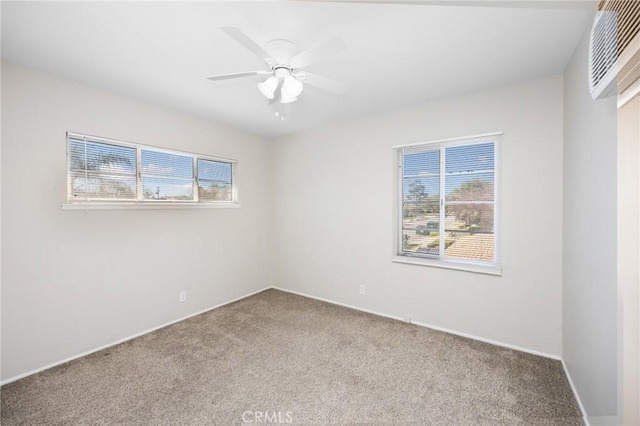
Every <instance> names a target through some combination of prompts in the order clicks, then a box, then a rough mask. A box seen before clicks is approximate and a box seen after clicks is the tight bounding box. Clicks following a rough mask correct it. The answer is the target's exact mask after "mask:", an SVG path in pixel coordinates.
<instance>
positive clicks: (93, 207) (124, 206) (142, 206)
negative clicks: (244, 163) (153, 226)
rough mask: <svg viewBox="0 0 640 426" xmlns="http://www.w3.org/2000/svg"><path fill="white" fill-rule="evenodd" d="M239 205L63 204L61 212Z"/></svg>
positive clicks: (238, 204)
mask: <svg viewBox="0 0 640 426" xmlns="http://www.w3.org/2000/svg"><path fill="white" fill-rule="evenodd" d="M239 207H240V203H184V202H174V203H172V202H136V203H127V202H113V203H112V202H93V203H63V204H62V210H80V211H88V210H171V209H174V210H177V209H235V208H239Z"/></svg>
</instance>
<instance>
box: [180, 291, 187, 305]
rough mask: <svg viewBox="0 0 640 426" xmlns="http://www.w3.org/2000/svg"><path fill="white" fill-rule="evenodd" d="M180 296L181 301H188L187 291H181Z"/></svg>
mask: <svg viewBox="0 0 640 426" xmlns="http://www.w3.org/2000/svg"><path fill="white" fill-rule="evenodd" d="M179 297H180V299H179V300H180V303H182V302H186V301H187V292H186V291H181V292H180V295H179Z"/></svg>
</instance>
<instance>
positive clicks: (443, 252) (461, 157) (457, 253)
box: [394, 134, 500, 274]
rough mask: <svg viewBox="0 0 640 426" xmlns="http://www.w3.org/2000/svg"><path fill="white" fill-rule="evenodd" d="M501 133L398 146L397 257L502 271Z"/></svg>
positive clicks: (409, 260) (488, 271)
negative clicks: (499, 178)
mask: <svg viewBox="0 0 640 426" xmlns="http://www.w3.org/2000/svg"><path fill="white" fill-rule="evenodd" d="M499 140H500V135H499V134H493V135H485V136H480V137H473V138H464V139H457V140H447V141H440V142H432V143H425V144H419V145H410V146H403V147H398V148H396V155H397V159H398V194H399V196H398V206H397V207H398V210H397V211H398V214H397V217H398V223H397V229H398V231H397V233H396V235H397V238H396V240H397V241H396V244H397V247H396V257H395V259H394V260H396V261H399V262H408V263H419V264H426V265H434V266H442V267H448V268H455V269H465V270H471V271H476V272H487V273H493V274H499V273H500V256H499V255H500V251H499V244H498V217H499V206H498V203H497V194H498V168H497V164H498V162H497V150H498V145H499Z"/></svg>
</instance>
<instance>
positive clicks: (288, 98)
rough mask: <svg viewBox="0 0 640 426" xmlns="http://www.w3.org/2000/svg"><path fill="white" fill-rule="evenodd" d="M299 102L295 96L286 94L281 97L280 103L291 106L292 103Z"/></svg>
mask: <svg viewBox="0 0 640 426" xmlns="http://www.w3.org/2000/svg"><path fill="white" fill-rule="evenodd" d="M297 100H298V98H297V97H295V96H285V94H284V93H282V94H281V96H280V103H281V104H290V103H292V102H295V101H297Z"/></svg>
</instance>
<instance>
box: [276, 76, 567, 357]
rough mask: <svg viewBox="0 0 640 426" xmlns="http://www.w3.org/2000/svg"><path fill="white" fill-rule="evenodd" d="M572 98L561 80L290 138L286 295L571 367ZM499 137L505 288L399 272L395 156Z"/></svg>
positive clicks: (283, 217)
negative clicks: (567, 312)
mask: <svg viewBox="0 0 640 426" xmlns="http://www.w3.org/2000/svg"><path fill="white" fill-rule="evenodd" d="M562 84H563V82H562V76H554V77H550V78H547V79H543V80H539V81H533V82H529V83H525V84H520V85H516V86H510V87H505V88H501V89H498V90H491V91H487V92H482V93H477V94H472V95H469V96H465V97H461V98H457V99H452V100H447V101H443V102H437V103H431V104H428V105H423V106H419V107H415V108H411V109H406V110H401V111H396V112H393V113H388V114H384V115H380V116H375V117H370V118H367V119H362V120H359V121H355V122H349V123H344V124H340V125H334V126H327V127H326V128H324V129H322V130H317V131H312V132H307V133H303V134H297V135H293V136H289V137H284V138H280V139H279V140H278V141H277V143H276V147H275V156H274V159H275V160H276V163H275V164H274V173H275V174H274V198H275V199H276V200H277V203H276V205H275V215H274V218H275V235H276V256H275V259H276V260H275V262H276V263H275V272H274V273H275V277H274V282H275V284H276V285H278V286H281V287H283V288H286V289H289V290H293V291H297V292H302V293H305V294H308V295H312V296H316V297H322V298H326V299H330V300H332V301H336V302H340V303H345V304H350V305H353V306H357V307H359V308H363V309H369V310H374V311H377V312H381V313H384V314H387V315H393V316H399V317H410V318H412V319H413V320H414V321H419V322H423V323H427V324H430V325H435V326H439V327H443V328H447V329H450V330H454V331H457V332H462V333H468V334H472V335H475V336H478V337H482V338H485V339H492V340H494V341H497V342H502V343H506V344H510V345H514V346H517V347H521V348H524V349H528V350H533V351H539V352H542V353H545V354H550V355H554V356H560V355H561V353H562V341H561V340H562V337H561V330H562V324H561V304H562V301H561V297H562V283H561V279H562V226H561V221H562V186H561V182H562V114H563V111H562V108H563V97H562V91H563V88H562ZM494 131H503V132H504V136H503V145H502V163H501V167H502V234H503V236H504V238H503V241H502V244H503V253H504V255H503V276H502V277H496V276H489V275H483V274H474V273H470V272H462V271H455V270H446V269H440V268H434V267H426V266H415V265H407V264H398V263H392V262H391V257H392V254H393V241H392V234H393V232H392V231H393V226H394V225H393V223H392V216H393V209H394V202H393V189H394V188H393V176H394V173H395V168H394V166H393V161H392V159H393V151H392V146H394V145H400V144H408V143H413V142H421V141H429V140H437V139H442V138H452V137H457V136H467V135H474V134H481V133H488V132H494ZM360 284H364V285H366V295H364V296H362V295H359V294H358V287H359V285H360Z"/></svg>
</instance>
